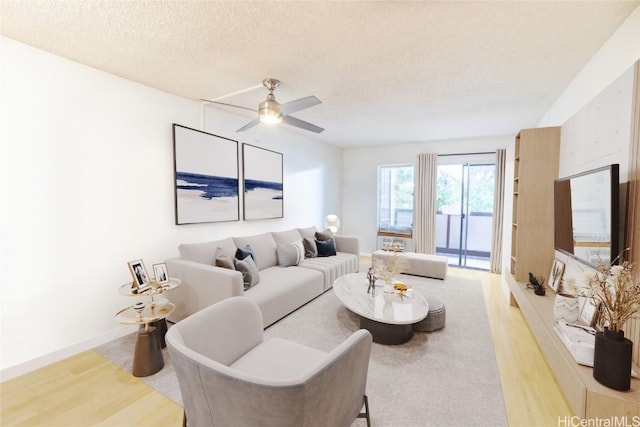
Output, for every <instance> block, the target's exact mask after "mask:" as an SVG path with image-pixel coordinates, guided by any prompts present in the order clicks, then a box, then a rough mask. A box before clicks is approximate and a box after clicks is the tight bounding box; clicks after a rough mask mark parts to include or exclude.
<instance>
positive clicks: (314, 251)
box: [302, 237, 318, 258]
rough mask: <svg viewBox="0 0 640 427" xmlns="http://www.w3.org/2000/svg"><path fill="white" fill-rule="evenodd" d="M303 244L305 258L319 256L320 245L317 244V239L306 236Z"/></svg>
mask: <svg viewBox="0 0 640 427" xmlns="http://www.w3.org/2000/svg"><path fill="white" fill-rule="evenodd" d="M302 244H303V245H304V257H305V258H315V257H317V256H318V247H317V246H316V241H315V240H314V239H310V238H309V237H305V238H304V240H303V241H302Z"/></svg>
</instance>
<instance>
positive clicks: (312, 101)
mask: <svg viewBox="0 0 640 427" xmlns="http://www.w3.org/2000/svg"><path fill="white" fill-rule="evenodd" d="M321 103H322V101H320V100H319V99H318V98H316V97H315V96H313V95H311V96H307V97H306V98H300V99H296V100H295V101H291V102H285V103H284V104H280V111H281V112H282V114H283V115H287V114H293V113H295V112H297V111H300V110H304V109H305V108H309V107H313V106H314V105H318V104H321Z"/></svg>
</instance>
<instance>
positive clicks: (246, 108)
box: [200, 98, 258, 113]
mask: <svg viewBox="0 0 640 427" xmlns="http://www.w3.org/2000/svg"><path fill="white" fill-rule="evenodd" d="M200 101H204V102H209V103H211V104H218V105H224V106H225V107H233V108H242V109H243V110H249V111H253V112H254V113H255V112H256V111H258V110H256V109H253V108H248V107H242V106H240V105H233V104H227V103H226V102H220V101H212V100H210V99H202V98H200Z"/></svg>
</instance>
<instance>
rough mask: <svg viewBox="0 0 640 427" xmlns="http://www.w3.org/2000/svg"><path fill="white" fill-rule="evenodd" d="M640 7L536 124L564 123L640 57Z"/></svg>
mask: <svg viewBox="0 0 640 427" xmlns="http://www.w3.org/2000/svg"><path fill="white" fill-rule="evenodd" d="M639 40H640V8H636V10H635V11H634V12H633V13H632V14H631V15H629V17H628V18H627V19H626V20H625V21H624V22H623V23H622V25H621V26H620V27H619V28H618V29H617V30H616V32H615V33H614V34H613V35H612V36H611V37H610V38H609V40H607V42H606V43H605V44H604V45H603V46H602V48H601V49H600V50H599V51H598V52H597V53H596V54H595V55H594V56H593V58H591V60H590V61H589V63H588V64H587V65H586V66H585V67H584V68H583V69H582V70H581V71H580V73H578V75H577V76H576V77H575V78H574V79H573V81H572V82H571V83H570V84H569V86H568V87H567V89H566V90H565V91H564V92H563V93H562V94H561V95H560V97H558V99H557V100H556V102H555V103H554V104H553V106H552V107H551V108H550V109H549V110H548V111H547V112H546V113H545V115H544V116H543V117H542V119H541V120H540V122H539V123H538V125H537V127H545V126H561V125H562V124H563V123H565V122H566V121H567V120H569V119H570V118H571V117H572V116H573V115H574V114H575V113H576V112H578V111H579V110H580V109H582V108H583V107H584V106H585V105H587V104H588V103H589V102H590V101H591V100H592V99H593V98H595V97H596V96H597V95H598V94H599V93H601V92H602V91H603V90H604V89H605V88H606V87H607V86H609V85H610V84H611V82H613V81H614V80H616V79H617V78H618V77H620V75H621V74H623V73H624V72H625V71H627V70H628V69H629V68H631V66H632V65H633V64H634V63H635V62H636V61H637V60H638V59H639V58H640V42H639Z"/></svg>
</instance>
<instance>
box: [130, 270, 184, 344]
mask: <svg viewBox="0 0 640 427" xmlns="http://www.w3.org/2000/svg"><path fill="white" fill-rule="evenodd" d="M181 283H182V281H181V280H180V279H176V278H174V277H170V278H169V280H168V281H166V282H164V283H155V284H154V285H152V286H150V287H148V288H146V289H145V290H144V291H142V292H137V290H136V289H135V288H134V287H133V283H125V284H123V285H121V286H120V287H119V288H118V293H120V295H125V296H129V297H138V296H143V297H149V298H150V299H151V301H150V302H149V303H148V304H147V305H149V306H150V307H152V308H154V307H163V306H164V305H166V304H168V303H169V300H168V299H167V297H165V296H164V295H165V294H166V292H167V291H170V290H172V289H175V288H177V287H178V286H180V284H181ZM167 316H169V315H167ZM151 326H154V327H155V328H157V329H158V336H159V337H160V346H161V347H162V348H165V347H166V346H167V343H166V342H165V340H164V336H165V334H166V333H167V320H166V317H163V318H162V319H159V320H157V321H155V322H153V324H152V325H151Z"/></svg>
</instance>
